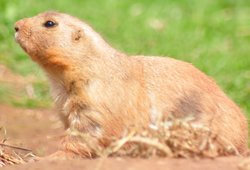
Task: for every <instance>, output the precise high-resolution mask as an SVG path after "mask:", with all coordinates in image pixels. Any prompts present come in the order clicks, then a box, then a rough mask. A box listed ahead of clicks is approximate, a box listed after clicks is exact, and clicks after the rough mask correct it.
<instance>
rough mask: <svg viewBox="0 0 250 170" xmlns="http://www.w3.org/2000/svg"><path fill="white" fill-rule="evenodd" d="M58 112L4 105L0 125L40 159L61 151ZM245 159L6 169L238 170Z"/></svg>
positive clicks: (52, 163)
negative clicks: (59, 147)
mask: <svg viewBox="0 0 250 170" xmlns="http://www.w3.org/2000/svg"><path fill="white" fill-rule="evenodd" d="M56 115H57V114H56V111H54V110H31V109H20V108H13V107H10V106H6V105H0V126H1V127H4V129H5V130H6V134H4V133H3V132H1V137H2V136H3V135H5V136H6V137H7V141H8V143H10V144H11V145H15V146H20V147H23V148H28V149H31V150H32V151H33V152H34V153H35V154H37V155H38V156H45V155H48V154H50V153H53V152H54V151H56V150H57V149H58V146H59V143H60V138H59V137H60V134H62V133H63V126H62V124H61V123H60V121H59V120H58V118H57V116H56ZM242 161H243V158H240V157H221V158H216V159H202V160H195V159H170V158H151V159H131V158H106V159H94V160H87V159H85V160H84V159H82V160H80V159H77V160H42V161H38V162H31V163H27V164H23V165H12V166H6V167H4V168H2V169H6V170H17V169H18V170H22V169H23V170H29V169H36V170H42V169H53V170H57V169H68V170H71V169H72V170H73V169H74V170H75V169H104V170H105V169H107V170H108V169H121V170H128V169H129V170H134V169H144V170H147V169H176V170H182V169H183V170H184V169H185V170H189V169H190V170H191V169H192V170H195V169H206V170H210V169H211V170H212V169H213V170H216V169H218V170H222V169H225V170H235V169H246V168H240V167H241V166H240V165H241V164H242ZM244 167H246V166H244Z"/></svg>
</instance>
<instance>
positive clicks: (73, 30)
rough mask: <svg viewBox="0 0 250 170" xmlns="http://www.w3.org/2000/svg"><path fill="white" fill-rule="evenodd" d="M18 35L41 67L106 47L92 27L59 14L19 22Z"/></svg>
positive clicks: (44, 15) (16, 29)
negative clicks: (54, 60) (43, 64)
mask: <svg viewBox="0 0 250 170" xmlns="http://www.w3.org/2000/svg"><path fill="white" fill-rule="evenodd" d="M15 31H16V33H15V39H16V41H17V42H18V43H19V45H20V46H21V47H22V48H23V49H24V50H25V51H26V53H28V54H29V55H30V56H31V58H32V59H33V60H34V61H36V62H38V63H44V62H48V61H49V60H50V59H51V58H55V57H57V59H59V58H60V59H66V60H71V59H72V58H75V59H77V58H80V57H83V56H84V55H89V53H91V52H93V51H95V50H96V48H100V47H104V46H106V45H105V44H106V43H105V42H104V40H102V38H101V37H100V36H99V35H98V34H97V33H96V32H95V31H93V30H92V28H91V27H90V26H88V25H87V24H85V23H84V22H81V21H80V20H79V19H77V18H75V17H72V16H70V15H67V14H63V13H58V12H44V13H41V14H38V15H37V16H34V17H31V18H25V19H22V20H20V21H17V22H16V23H15Z"/></svg>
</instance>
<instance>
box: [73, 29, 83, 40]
mask: <svg viewBox="0 0 250 170" xmlns="http://www.w3.org/2000/svg"><path fill="white" fill-rule="evenodd" d="M82 37H83V30H81V29H78V30H75V31H74V32H73V33H72V40H73V41H79V40H80V39H81V38H82Z"/></svg>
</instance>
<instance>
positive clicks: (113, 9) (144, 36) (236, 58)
mask: <svg viewBox="0 0 250 170" xmlns="http://www.w3.org/2000/svg"><path fill="white" fill-rule="evenodd" d="M47 10H56V11H60V12H66V13H69V14H71V15H74V16H77V17H79V18H81V19H83V20H85V21H87V23H89V24H90V25H92V26H93V27H94V29H95V30H96V31H98V32H100V33H101V35H103V37H104V38H105V39H106V40H107V41H108V42H110V43H111V44H112V45H113V46H114V47H116V48H118V49H119V50H121V51H124V52H127V53H129V54H145V55H160V56H171V57H173V58H177V59H181V60H185V61H188V62H192V63H193V64H194V65H195V66H196V67H198V68H200V69H201V70H202V71H204V72H205V73H206V74H208V75H210V76H211V77H213V78H214V79H215V80H216V81H217V83H218V84H219V85H220V86H221V87H222V88H223V90H224V91H225V92H226V93H227V94H228V95H229V96H230V97H231V98H232V99H233V100H234V101H236V103H238V104H239V105H240V106H241V108H242V109H243V110H244V111H245V112H246V113H248V114H249V116H250V1H249V0H237V1H235V0H203V1H199V0H178V1H173V0H172V1H171V0H155V1H152V0H136V1H135V0H119V1H118V0H105V1H103V0H95V1H93V0H84V1H82V0H75V1H66V0H61V1H50V0H43V1H35V0H26V1H19V0H13V1H7V0H1V1H0V63H2V64H4V65H7V66H8V67H9V68H11V70H13V71H14V72H16V73H18V74H21V75H23V76H29V75H35V76H36V79H37V82H38V83H37V82H34V83H33V88H34V91H35V94H36V95H35V96H36V97H35V98H32V99H29V97H28V96H27V95H25V94H24V95H23V98H22V97H20V96H19V98H18V100H17V99H15V97H13V94H12V95H9V94H10V93H9V91H11V89H8V87H6V86H4V85H2V84H0V102H7V103H11V104H13V105H17V106H23V107H47V106H49V103H50V97H49V94H48V93H49V90H48V84H47V82H46V78H45V76H44V74H43V73H42V71H41V69H39V68H38V66H37V65H36V64H34V63H33V62H32V61H31V60H30V59H29V57H27V55H26V54H25V53H24V52H23V51H22V50H21V49H20V48H19V46H18V45H17V44H16V43H15V42H14V38H13V34H14V31H13V24H14V23H15V21H17V20H18V19H21V18H24V17H30V16H33V15H36V14H37V13H39V12H42V11H47ZM39 82H40V83H39ZM42 101H46V102H42Z"/></svg>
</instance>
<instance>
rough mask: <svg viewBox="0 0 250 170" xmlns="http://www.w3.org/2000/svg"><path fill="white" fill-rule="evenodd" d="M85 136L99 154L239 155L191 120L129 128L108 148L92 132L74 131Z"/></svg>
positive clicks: (204, 156) (233, 148) (197, 156)
mask: <svg viewBox="0 0 250 170" xmlns="http://www.w3.org/2000/svg"><path fill="white" fill-rule="evenodd" d="M71 135H76V136H79V135H80V137H81V139H82V140H83V142H84V143H85V144H87V146H88V147H89V148H90V150H91V151H92V152H93V153H94V154H93V155H97V156H99V157H109V156H112V157H114V156H115V157H116V156H126V157H141V158H149V157H154V156H158V157H172V158H179V157H182V158H214V157H217V156H229V155H239V153H238V151H237V149H236V148H235V147H234V146H233V145H232V144H230V143H229V142H228V141H227V140H225V139H223V138H221V137H220V136H218V135H216V134H214V133H213V132H212V131H211V130H210V129H209V128H207V127H204V126H201V125H194V124H191V123H190V121H188V120H176V119H175V120H170V121H167V122H165V123H162V124H160V125H159V126H158V127H154V128H149V129H148V130H144V131H142V132H140V133H138V132H135V131H133V130H130V131H128V132H127V133H126V134H125V135H124V136H123V137H122V138H120V139H113V140H112V142H111V144H110V145H109V146H108V147H106V148H101V147H100V146H99V147H98V146H93V143H95V142H91V141H94V139H92V137H91V136H90V135H88V134H82V133H78V132H75V131H74V132H72V133H71Z"/></svg>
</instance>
